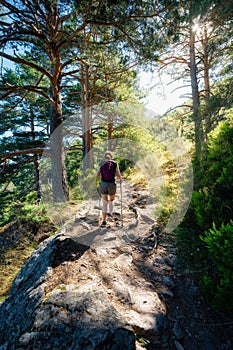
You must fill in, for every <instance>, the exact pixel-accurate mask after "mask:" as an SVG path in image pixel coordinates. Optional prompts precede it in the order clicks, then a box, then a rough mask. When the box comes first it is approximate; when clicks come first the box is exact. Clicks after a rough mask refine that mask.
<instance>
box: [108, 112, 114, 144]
mask: <svg viewBox="0 0 233 350" xmlns="http://www.w3.org/2000/svg"><path fill="white" fill-rule="evenodd" d="M112 133H113V117H112V116H111V115H108V150H109V151H112Z"/></svg>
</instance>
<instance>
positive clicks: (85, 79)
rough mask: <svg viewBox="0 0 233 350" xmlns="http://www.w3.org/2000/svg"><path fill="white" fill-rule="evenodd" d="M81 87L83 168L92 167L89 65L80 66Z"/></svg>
mask: <svg viewBox="0 0 233 350" xmlns="http://www.w3.org/2000/svg"><path fill="white" fill-rule="evenodd" d="M81 70H82V73H81V89H82V138H83V147H82V153H83V170H84V171H86V170H87V169H89V168H93V167H94V162H93V154H92V153H93V152H92V148H93V135H92V103H91V97H90V87H89V66H88V65H85V66H83V67H82V68H81Z"/></svg>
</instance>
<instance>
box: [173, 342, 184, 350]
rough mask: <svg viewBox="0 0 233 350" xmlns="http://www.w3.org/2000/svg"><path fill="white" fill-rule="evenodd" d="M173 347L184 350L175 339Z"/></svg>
mask: <svg viewBox="0 0 233 350" xmlns="http://www.w3.org/2000/svg"><path fill="white" fill-rule="evenodd" d="M175 347H176V348H177V350H184V348H183V346H182V345H181V344H180V343H179V342H178V341H177V340H175Z"/></svg>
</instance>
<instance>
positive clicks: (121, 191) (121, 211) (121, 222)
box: [120, 180, 123, 226]
mask: <svg viewBox="0 0 233 350" xmlns="http://www.w3.org/2000/svg"><path fill="white" fill-rule="evenodd" d="M120 192H121V226H123V204H122V180H120Z"/></svg>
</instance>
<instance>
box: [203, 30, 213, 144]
mask: <svg viewBox="0 0 233 350" xmlns="http://www.w3.org/2000/svg"><path fill="white" fill-rule="evenodd" d="M202 49H203V65H204V90H205V101H206V103H208V101H209V98H210V80H209V55H208V35H207V28H206V25H205V24H204V30H203V38H202ZM210 130H211V116H210V114H209V113H208V112H207V113H206V116H205V139H206V140H207V135H208V133H209V132H210Z"/></svg>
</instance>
